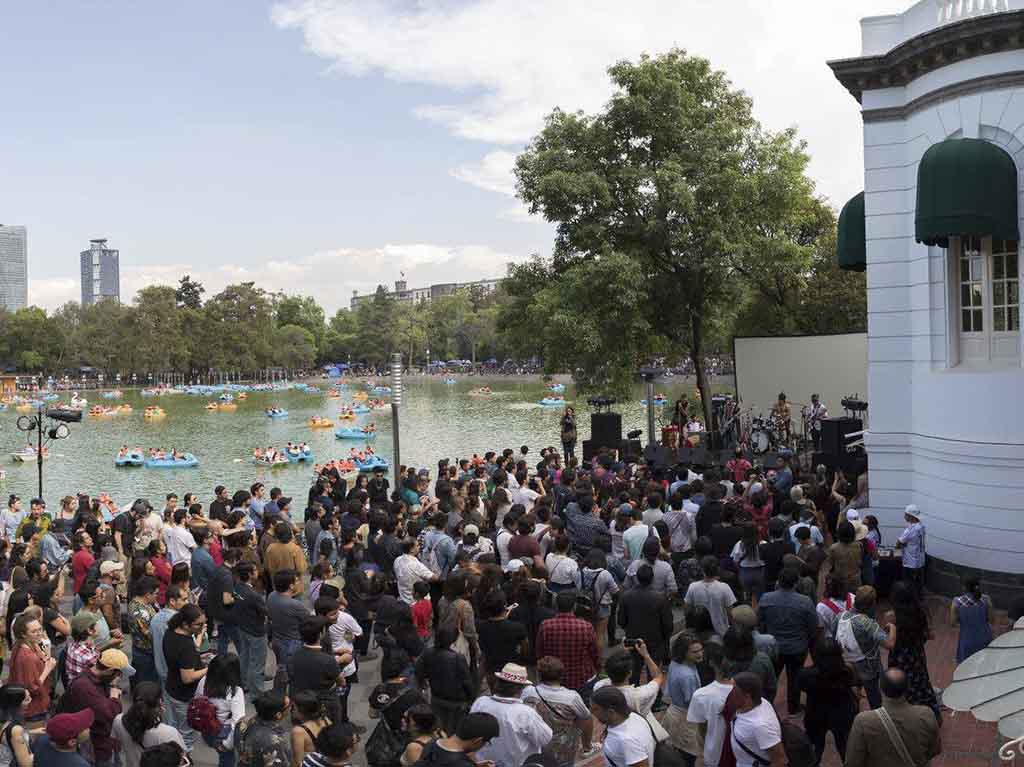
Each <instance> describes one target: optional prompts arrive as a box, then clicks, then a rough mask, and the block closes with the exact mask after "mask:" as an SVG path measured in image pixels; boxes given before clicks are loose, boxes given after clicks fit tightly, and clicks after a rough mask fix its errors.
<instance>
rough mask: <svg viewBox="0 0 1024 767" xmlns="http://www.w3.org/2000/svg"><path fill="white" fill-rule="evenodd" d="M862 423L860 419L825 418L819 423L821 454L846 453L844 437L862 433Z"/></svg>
mask: <svg viewBox="0 0 1024 767" xmlns="http://www.w3.org/2000/svg"><path fill="white" fill-rule="evenodd" d="M863 429H864V421H862V420H861V419H860V418H849V417H847V416H842V417H839V418H825V419H823V420H822V422H821V452H823V453H829V454H831V455H842V454H843V453H845V452H846V443H847V439H846V435H847V434H849V433H850V432H856V431H863Z"/></svg>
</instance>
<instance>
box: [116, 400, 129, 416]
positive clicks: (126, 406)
mask: <svg viewBox="0 0 1024 767" xmlns="http://www.w3.org/2000/svg"><path fill="white" fill-rule="evenodd" d="M117 412H118V413H120V414H121V415H127V414H128V413H131V412H132V406H131V405H129V404H128V403H127V402H126V403H124V404H123V405H118V406H117Z"/></svg>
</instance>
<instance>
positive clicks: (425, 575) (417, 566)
mask: <svg viewBox="0 0 1024 767" xmlns="http://www.w3.org/2000/svg"><path fill="white" fill-rule="evenodd" d="M393 568H394V571H395V580H397V581H398V598H399V599H401V600H402V601H403V602H405V603H406V604H407V605H411V604H412V600H413V594H412V586H413V584H414V583H416V581H429V580H430V579H431V578H433V577H434V573H433V572H431V570H430V568H429V567H427V566H426V565H425V564H423V563H422V562H420V561H419V560H418V559H417V558H416V557H414V556H413V555H412V554H403V555H402V556H400V557H399V558H398V559H396V560H395V564H394V565H393Z"/></svg>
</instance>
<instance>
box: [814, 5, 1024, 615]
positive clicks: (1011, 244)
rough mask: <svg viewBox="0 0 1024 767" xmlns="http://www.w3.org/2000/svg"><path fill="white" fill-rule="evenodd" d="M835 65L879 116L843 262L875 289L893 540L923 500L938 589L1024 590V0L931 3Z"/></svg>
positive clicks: (872, 343) (871, 306)
mask: <svg viewBox="0 0 1024 767" xmlns="http://www.w3.org/2000/svg"><path fill="white" fill-rule="evenodd" d="M861 27H862V41H863V49H862V55H861V57H860V58H856V59H847V60H841V61H833V62H830V64H829V66H831V68H832V70H833V71H834V73H835V75H836V77H837V78H838V79H839V81H840V82H841V83H842V84H843V86H845V87H846V88H847V90H849V91H850V93H851V94H852V95H853V97H854V98H856V99H858V100H859V101H860V103H861V106H862V110H863V111H862V115H863V122H864V193H863V195H859V196H858V197H857V198H854V200H851V201H850V203H848V204H847V206H846V207H845V208H844V211H843V214H842V216H841V220H840V264H841V265H845V266H846V267H848V268H864V265H865V262H866V268H867V284H868V395H869V396H868V399H869V402H870V405H871V420H870V432H869V433H868V434H867V435H866V445H867V449H868V455H869V461H870V474H871V511H872V513H874V514H875V515H876V516H877V517H878V518H879V520H880V522H881V524H882V527H883V530H882V534H883V540H884V541H885V542H887V543H891V542H892V541H894V539H895V537H896V535H897V534H898V532H899V530H901V529H902V528H903V526H904V525H903V520H902V516H903V508H904V506H905V505H906V504H908V503H916V504H917V505H918V506H919V507H920V508H921V509H922V511H923V513H924V522H925V524H926V527H927V530H928V552H929V554H930V555H931V561H930V563H929V575H928V578H929V582H930V583H931V584H932V585H933V586H934V587H937V588H939V589H940V590H942V591H945V592H947V593H949V592H955V591H956V590H957V588H958V585H957V581H958V580H959V578H960V577H961V576H962V575H963V574H964V573H965V572H966V571H967V570H974V571H979V572H980V574H981V575H982V577H983V578H984V581H985V588H986V590H989V591H991V592H993V593H994V594H996V595H998V596H1001V597H1002V598H1003V599H1005V598H1006V597H1007V595H1008V594H1009V593H1010V590H1011V589H1012V588H1013V587H1017V586H1019V585H1020V584H1021V582H1022V581H1024V578H1022V575H1024V402H1022V397H1021V395H1022V393H1024V369H1022V367H1021V362H1022V359H1024V355H1022V351H1021V342H1022V339H1021V332H1020V314H1021V297H1020V268H1021V264H1020V261H1021V259H1020V257H1019V253H1020V244H1019V240H1020V232H1021V224H1020V215H1021V206H1020V204H1019V200H1020V194H1021V191H1022V190H1024V186H1022V181H1024V173H1022V170H1024V168H1022V163H1024V0H921V2H919V3H917V4H916V5H914V6H913V7H911V8H910V9H909V10H907V11H906V12H904V13H902V14H899V15H893V16H881V17H875V18H868V19H864V20H863V21H862V23H861Z"/></svg>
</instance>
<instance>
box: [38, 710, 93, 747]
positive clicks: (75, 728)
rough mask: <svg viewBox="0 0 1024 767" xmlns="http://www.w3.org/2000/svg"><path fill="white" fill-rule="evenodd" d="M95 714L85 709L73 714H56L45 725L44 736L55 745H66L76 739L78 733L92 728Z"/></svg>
mask: <svg viewBox="0 0 1024 767" xmlns="http://www.w3.org/2000/svg"><path fill="white" fill-rule="evenodd" d="M95 718H96V714H95V713H93V710H92V709H91V708H85V709H82V710H81V711H78V712H76V713H74V714H57V716H55V717H53V718H52V719H51V720H50V721H49V722H47V723H46V734H47V735H49V736H50V740H52V741H53V742H55V743H67V742H68V741H69V740H74V739H75V738H77V737H78V733H80V732H82V731H84V730H88V729H89V728H90V727H92V723H93V720H94V719H95Z"/></svg>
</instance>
